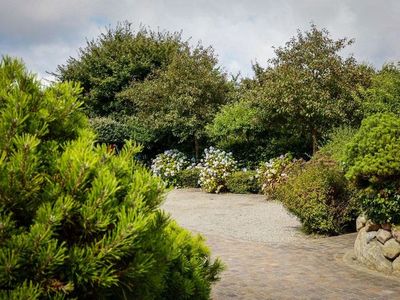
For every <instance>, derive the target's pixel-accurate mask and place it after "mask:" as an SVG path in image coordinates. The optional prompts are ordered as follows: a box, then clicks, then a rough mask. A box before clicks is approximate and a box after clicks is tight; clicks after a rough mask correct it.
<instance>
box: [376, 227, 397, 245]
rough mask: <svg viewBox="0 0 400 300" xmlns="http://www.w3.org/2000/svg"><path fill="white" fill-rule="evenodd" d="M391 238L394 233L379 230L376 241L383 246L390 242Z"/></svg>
mask: <svg viewBox="0 0 400 300" xmlns="http://www.w3.org/2000/svg"><path fill="white" fill-rule="evenodd" d="M372 232H373V231H372ZM391 238H392V233H391V232H390V231H387V230H384V229H379V230H378V232H377V234H376V239H377V240H378V241H379V242H381V243H382V244H384V243H386V241H387V240H390V239H391Z"/></svg>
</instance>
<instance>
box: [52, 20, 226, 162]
mask: <svg viewBox="0 0 400 300" xmlns="http://www.w3.org/2000/svg"><path fill="white" fill-rule="evenodd" d="M55 75H56V76H57V77H58V78H59V79H60V80H61V81H78V82H81V85H82V87H83V89H84V94H83V95H84V97H85V98H87V99H88V101H87V104H86V106H87V109H86V112H87V114H88V115H89V116H90V117H92V118H93V117H108V118H111V119H113V122H114V123H112V122H109V124H108V126H107V127H104V126H101V127H98V129H99V130H105V131H106V132H105V133H104V134H101V135H102V136H104V137H110V138H111V139H110V141H111V140H115V139H116V138H117V137H118V140H120V138H119V137H120V135H121V131H123V132H125V129H124V128H122V127H124V126H125V125H123V124H118V123H121V122H122V123H124V119H125V118H127V117H132V118H133V119H134V120H135V124H134V125H135V126H134V128H133V129H134V130H133V132H135V133H139V134H138V135H136V136H135V140H137V141H140V142H141V143H142V144H143V145H144V146H145V150H146V152H149V153H146V154H147V155H149V154H152V153H159V152H160V151H164V150H166V149H171V148H176V147H179V148H180V149H181V150H186V149H187V148H189V150H191V151H192V152H193V153H194V154H196V156H198V153H199V151H200V149H201V147H202V145H201V144H202V142H203V140H204V138H205V133H204V127H205V125H206V124H207V123H208V122H209V121H211V120H212V118H213V116H214V114H215V113H216V112H217V110H218V108H219V106H220V105H221V104H224V103H226V102H227V99H228V98H229V94H230V92H231V89H232V87H231V85H230V84H229V83H228V81H227V79H226V75H225V74H224V73H223V72H222V70H221V69H220V68H219V67H218V66H217V58H216V56H215V54H214V52H213V49H212V48H211V47H208V48H204V47H202V46H201V45H200V44H199V45H198V46H196V47H192V46H190V44H189V42H188V41H184V40H182V37H181V35H180V34H179V33H169V32H154V31H151V30H147V29H145V28H143V27H142V28H140V29H139V30H138V31H137V32H135V31H134V30H133V29H132V26H131V24H129V23H122V24H119V25H118V26H117V27H116V28H110V29H108V30H107V31H106V32H105V33H103V34H101V35H100V36H99V37H98V39H96V40H92V41H89V42H87V45H86V47H85V48H83V49H80V50H79V56H78V58H69V59H68V61H67V63H66V64H65V65H61V66H58V69H57V73H56V74H55ZM103 125H104V124H103ZM113 130H115V131H116V132H112V131H113ZM143 133H144V136H142V134H143ZM122 136H126V135H125V134H122ZM141 138H143V139H141ZM105 141H107V142H108V140H105Z"/></svg>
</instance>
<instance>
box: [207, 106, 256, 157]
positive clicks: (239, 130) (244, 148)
mask: <svg viewBox="0 0 400 300" xmlns="http://www.w3.org/2000/svg"><path fill="white" fill-rule="evenodd" d="M259 123H260V122H259V120H258V114H257V110H256V109H255V108H254V107H252V104H251V103H250V102H246V101H239V102H235V103H229V104H227V105H224V106H223V107H222V108H221V110H220V111H219V112H218V113H217V114H216V115H215V118H214V120H213V121H212V123H210V124H209V125H208V126H207V127H206V130H207V135H208V136H209V137H210V138H211V140H212V141H214V142H215V143H216V145H217V147H218V148H220V149H223V150H226V151H232V152H233V153H235V156H236V157H239V158H240V159H242V160H247V161H248V160H256V159H257V157H259V155H257V154H259V153H258V151H257V152H254V146H255V145H256V144H261V143H260V139H257V133H258V132H262V131H263V130H262V129H261V128H259V127H260V124H259Z"/></svg>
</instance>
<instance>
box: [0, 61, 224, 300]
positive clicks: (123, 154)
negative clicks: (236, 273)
mask: <svg viewBox="0 0 400 300" xmlns="http://www.w3.org/2000/svg"><path fill="white" fill-rule="evenodd" d="M79 92H80V88H79V86H77V85H74V84H72V83H60V84H55V85H53V86H51V87H47V88H44V87H42V86H41V85H40V84H39V82H38V81H37V80H36V79H35V76H34V75H31V74H29V73H27V71H26V70H25V67H24V65H23V64H22V63H20V62H19V61H17V60H14V59H11V58H8V57H4V58H3V59H2V60H1V62H0V136H1V137H2V138H1V139H0V299H172V298H174V299H208V298H209V296H210V288H211V284H212V283H213V282H214V281H216V280H217V279H218V274H219V272H220V271H221V269H222V266H221V263H220V261H219V260H215V261H212V260H211V259H210V254H209V251H208V249H207V247H206V246H205V244H204V242H203V240H202V239H201V237H192V236H191V235H190V234H189V233H188V232H187V231H186V230H183V229H182V228H179V227H178V226H177V225H176V224H175V223H173V222H171V221H170V219H169V216H168V215H167V214H166V213H165V212H163V211H162V210H160V209H159V205H160V203H161V202H162V201H163V199H164V184H163V183H162V181H161V180H160V179H158V178H157V177H155V176H153V175H152V174H151V173H150V172H149V171H148V170H147V169H146V168H145V167H143V166H142V165H141V164H139V163H138V162H137V161H136V160H135V156H136V154H137V153H138V151H139V150H140V148H139V147H137V146H135V145H134V144H133V143H131V142H128V143H126V144H125V146H124V148H123V149H122V150H121V151H120V153H119V154H118V155H117V154H116V153H114V152H111V151H109V150H108V149H107V147H106V146H105V145H96V143H95V142H96V140H95V135H94V134H93V133H92V132H91V131H90V130H89V129H87V125H88V122H87V119H86V117H84V115H83V114H82V113H81V109H80V106H81V103H80V102H78V101H77V95H78V93H79Z"/></svg>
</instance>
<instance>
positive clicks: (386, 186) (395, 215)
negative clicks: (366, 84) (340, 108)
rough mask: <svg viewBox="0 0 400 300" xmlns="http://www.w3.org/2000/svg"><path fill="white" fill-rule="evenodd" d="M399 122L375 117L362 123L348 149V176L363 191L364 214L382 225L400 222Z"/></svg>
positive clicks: (388, 118) (394, 119)
mask: <svg viewBox="0 0 400 300" xmlns="http://www.w3.org/2000/svg"><path fill="white" fill-rule="evenodd" d="M399 153H400V118H399V117H397V116H396V115H394V114H376V115H372V116H370V117H368V118H366V119H364V120H363V122H362V125H361V127H360V129H359V131H358V132H357V133H356V134H355V136H354V137H353V139H352V140H351V142H350V143H349V145H348V148H347V151H346V156H345V164H346V169H347V173H346V176H347V177H348V178H349V179H351V180H353V181H354V182H355V183H356V184H357V186H358V187H359V188H360V190H361V191H360V198H361V205H362V208H363V210H364V211H365V212H366V214H367V215H368V217H369V218H371V219H373V220H374V221H376V222H379V223H386V222H394V223H399V222H400V180H399V178H400V156H399Z"/></svg>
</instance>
